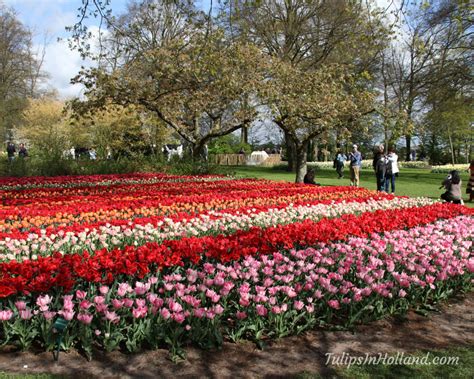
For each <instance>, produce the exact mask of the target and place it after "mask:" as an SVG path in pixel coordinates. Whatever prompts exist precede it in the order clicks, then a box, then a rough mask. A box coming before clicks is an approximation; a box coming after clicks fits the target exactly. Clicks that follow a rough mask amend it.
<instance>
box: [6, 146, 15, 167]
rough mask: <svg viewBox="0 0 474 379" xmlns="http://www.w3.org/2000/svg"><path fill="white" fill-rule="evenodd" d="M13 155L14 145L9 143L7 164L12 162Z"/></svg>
mask: <svg viewBox="0 0 474 379" xmlns="http://www.w3.org/2000/svg"><path fill="white" fill-rule="evenodd" d="M15 153H16V149H15V145H14V144H13V142H11V141H9V142H8V144H7V156H8V162H13V160H14V159H15Z"/></svg>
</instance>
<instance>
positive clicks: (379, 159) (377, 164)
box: [333, 145, 400, 193]
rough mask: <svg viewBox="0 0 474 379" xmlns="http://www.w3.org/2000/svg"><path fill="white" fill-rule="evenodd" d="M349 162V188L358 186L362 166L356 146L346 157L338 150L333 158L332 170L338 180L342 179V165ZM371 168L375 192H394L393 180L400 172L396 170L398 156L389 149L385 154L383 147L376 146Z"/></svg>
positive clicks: (360, 155)
mask: <svg viewBox="0 0 474 379" xmlns="http://www.w3.org/2000/svg"><path fill="white" fill-rule="evenodd" d="M345 162H349V168H350V175H351V186H355V187H358V186H359V181H360V179H359V175H360V169H361V166H362V154H361V152H360V151H359V150H358V146H357V145H352V151H351V152H350V153H349V154H348V156H346V155H345V154H344V153H343V151H342V150H338V152H337V153H336V157H335V158H334V164H333V166H334V168H335V169H336V172H337V174H338V176H339V179H342V178H343V177H344V174H343V173H344V164H345ZM373 168H374V171H375V176H376V178H377V190H378V191H385V192H389V191H390V192H392V193H394V192H395V180H396V177H397V176H398V173H399V172H400V170H399V168H398V155H397V154H396V153H395V149H393V148H391V149H389V150H388V152H387V153H385V148H384V145H379V146H377V148H376V150H375V155H374V160H373Z"/></svg>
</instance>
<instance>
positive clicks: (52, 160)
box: [0, 154, 167, 177]
mask: <svg viewBox="0 0 474 379" xmlns="http://www.w3.org/2000/svg"><path fill="white" fill-rule="evenodd" d="M165 170H167V166H165V162H164V161H163V159H161V158H160V157H155V156H150V157H143V156H141V157H138V158H134V159H130V158H118V159H115V160H114V159H110V160H105V159H98V160H95V161H91V160H74V159H65V158H63V157H61V156H59V157H58V156H47V155H35V154H32V155H31V157H30V158H27V159H25V160H22V159H15V161H13V162H12V163H9V162H8V161H7V159H6V158H2V159H0V175H2V176H16V177H22V176H36V175H40V176H58V175H61V176H62V175H93V174H121V173H132V172H153V171H165Z"/></svg>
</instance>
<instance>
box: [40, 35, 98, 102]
mask: <svg viewBox="0 0 474 379" xmlns="http://www.w3.org/2000/svg"><path fill="white" fill-rule="evenodd" d="M89 65H90V62H87V61H84V60H82V58H81V56H80V55H79V53H78V52H77V51H71V50H70V49H69V47H68V45H67V42H66V41H55V42H53V43H51V44H49V45H48V46H46V55H45V59H44V63H43V70H44V71H45V72H47V73H48V74H49V75H50V78H49V80H48V84H49V86H51V87H53V88H56V89H57V90H58V92H59V95H60V97H61V98H63V99H64V98H71V97H76V96H79V95H80V93H81V90H82V86H80V85H72V84H71V83H70V82H71V78H73V77H74V76H76V75H77V73H78V72H79V70H80V69H81V66H89Z"/></svg>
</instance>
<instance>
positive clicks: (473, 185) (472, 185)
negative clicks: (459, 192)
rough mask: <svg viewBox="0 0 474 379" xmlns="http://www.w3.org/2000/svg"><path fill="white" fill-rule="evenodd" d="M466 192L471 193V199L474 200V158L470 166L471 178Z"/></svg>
mask: <svg viewBox="0 0 474 379" xmlns="http://www.w3.org/2000/svg"><path fill="white" fill-rule="evenodd" d="M466 193H467V194H469V201H470V202H472V201H473V200H474V159H473V160H472V161H471V164H470V166H469V180H468V182H467V188H466Z"/></svg>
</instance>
